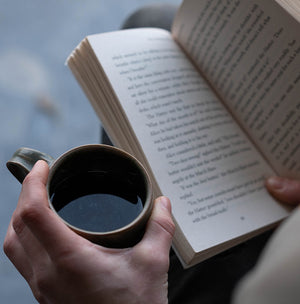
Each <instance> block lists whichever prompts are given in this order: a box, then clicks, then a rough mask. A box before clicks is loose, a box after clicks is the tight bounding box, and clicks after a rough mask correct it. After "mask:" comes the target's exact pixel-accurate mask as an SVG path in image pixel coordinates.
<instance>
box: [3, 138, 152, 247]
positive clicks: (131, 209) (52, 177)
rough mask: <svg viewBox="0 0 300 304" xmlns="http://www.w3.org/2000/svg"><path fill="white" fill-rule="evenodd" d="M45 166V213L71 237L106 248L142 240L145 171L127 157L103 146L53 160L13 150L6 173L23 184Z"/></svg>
mask: <svg viewBox="0 0 300 304" xmlns="http://www.w3.org/2000/svg"><path fill="white" fill-rule="evenodd" d="M40 159H42V160H44V161H46V162H47V163H48V165H49V167H50V171H49V176H48V181H47V185H46V188H47V194H48V202H49V206H50V208H51V209H52V210H53V211H54V212H55V213H57V214H58V215H59V217H60V218H61V219H62V221H64V222H65V224H66V225H67V226H68V227H70V228H71V229H72V230H73V231H75V232H76V233H77V234H79V235H81V236H83V237H84V238H86V239H88V240H90V241H92V242H94V243H96V244H99V245H102V246H106V247H113V248H125V247H131V246H134V245H135V244H136V243H137V242H139V240H140V239H141V238H142V236H143V234H144V231H145V227H146V224H147V222H148V219H149V217H150V215H151V212H152V208H153V201H152V186H151V182H150V178H149V175H148V174H147V171H146V170H145V168H144V167H143V166H142V164H141V163H140V162H139V161H138V160H137V159H136V158H135V157H133V156H132V155H130V154H129V153H127V152H125V151H123V150H121V149H118V148H115V147H112V146H108V145H102V144H95V145H84V146H79V147H76V148H73V149H71V150H69V151H67V152H65V153H64V154H62V155H61V156H60V157H59V158H57V159H54V158H52V157H51V156H49V155H47V154H46V153H42V152H40V151H37V150H33V149H29V148H20V149H18V150H17V151H16V152H15V153H14V155H13V156H12V158H11V159H10V160H9V161H8V162H7V168H8V169H9V171H10V172H11V173H12V174H13V175H14V176H15V177H16V178H17V180H18V181H19V182H21V183H22V182H23V180H24V178H25V177H26V175H27V174H28V173H29V172H30V170H31V169H32V167H33V166H34V164H35V163H36V162H37V161H38V160H40Z"/></svg>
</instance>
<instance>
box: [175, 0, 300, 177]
mask: <svg viewBox="0 0 300 304" xmlns="http://www.w3.org/2000/svg"><path fill="white" fill-rule="evenodd" d="M195 7H197V9H195ZM299 32H300V25H299V23H298V22H297V21H296V19H294V18H293V17H291V16H290V15H288V13H287V12H286V11H285V10H284V9H283V8H282V7H281V6H279V5H278V4H277V3H276V2H275V1H252V0H251V1H226V2H225V1H223V2H222V1H218V0H213V1H203V2H199V1H193V0H187V1H185V2H184V5H183V7H182V8H181V11H180V13H179V14H178V15H177V18H176V21H175V23H174V27H173V34H174V36H175V37H176V39H177V40H178V41H179V43H180V44H181V45H182V46H183V47H184V48H185V49H186V52H187V53H188V54H189V55H190V56H191V58H192V60H193V61H194V62H195V63H196V64H197V65H198V67H199V69H200V70H201V71H202V73H203V74H204V75H205V76H206V77H207V79H208V80H209V82H210V83H211V84H212V85H213V87H214V88H215V90H216V91H217V92H218V93H219V94H220V96H221V97H222V99H223V100H224V101H225V103H226V105H227V106H228V108H229V109H230V111H231V112H232V113H233V115H234V116H235V117H236V119H237V120H238V121H239V123H240V124H241V125H242V127H243V128H244V129H245V130H247V132H248V133H249V134H250V136H251V138H252V140H253V141H254V142H255V143H256V145H257V146H258V147H259V148H260V150H261V151H262V152H263V153H264V155H265V157H266V158H267V159H268V161H270V163H271V164H272V167H273V168H274V169H275V170H276V171H277V173H278V174H281V175H285V176H289V177H298V178H299V177H300V163H299V159H300V140H299V138H300V101H299V96H300V85H299V84H300V69H299V67H300V36H299Z"/></svg>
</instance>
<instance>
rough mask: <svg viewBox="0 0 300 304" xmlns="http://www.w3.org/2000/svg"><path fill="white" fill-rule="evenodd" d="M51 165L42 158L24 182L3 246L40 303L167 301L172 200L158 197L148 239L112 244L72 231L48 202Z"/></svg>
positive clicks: (171, 233)
mask: <svg viewBox="0 0 300 304" xmlns="http://www.w3.org/2000/svg"><path fill="white" fill-rule="evenodd" d="M48 171H49V168H48V165H47V164H46V163H45V162H43V161H38V162H37V163H36V165H35V166H34V168H33V169H32V171H31V172H30V173H29V174H28V175H27V177H26V178H25V180H24V182H23V187H22V191H21V194H20V198H19V202H18V205H17V208H16V210H15V212H14V214H13V216H12V220H11V222H10V225H9V228H8V231H7V235H6V238H5V241H4V251H5V253H6V255H7V256H8V257H9V259H10V260H11V261H12V263H13V264H14V265H15V267H16V268H17V269H18V271H19V272H20V273H21V274H22V275H23V277H24V278H25V279H26V280H27V282H28V284H29V285H30V287H31V289H32V292H33V294H34V296H35V297H36V299H37V300H38V301H39V302H40V303H52V304H53V303H64V304H67V303H72V304H74V303H81V304H82V303H102V304H103V303H109V304H113V303H118V304H122V303H126V304H128V303H151V304H152V303H167V302H168V300H167V286H168V285H167V284H168V277H167V272H168V267H169V250H170V246H171V241H172V236H173V233H174V224H173V221H172V218H171V208H170V202H169V200H168V199H167V198H165V197H161V198H158V199H156V201H155V205H154V210H153V214H152V216H151V218H150V220H149V223H148V226H147V231H146V233H145V235H144V238H143V239H142V240H141V241H140V243H138V244H137V245H136V246H134V247H133V248H126V249H109V248H105V247H101V246H98V245H95V244H93V243H91V242H89V241H88V240H86V239H84V238H82V237H80V236H78V235H77V234H76V233H74V232H73V231H71V230H70V229H69V228H68V227H67V226H66V225H65V224H64V223H63V222H62V221H61V220H60V219H59V217H58V216H57V215H56V214H55V213H54V212H52V210H51V209H50V208H49V207H48V201H47V194H46V187H45V185H46V181H47V177H48Z"/></svg>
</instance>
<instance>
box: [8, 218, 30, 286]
mask: <svg viewBox="0 0 300 304" xmlns="http://www.w3.org/2000/svg"><path fill="white" fill-rule="evenodd" d="M3 250H4V252H5V254H6V255H7V257H8V258H9V259H10V261H11V262H12V263H13V264H14V266H15V267H16V268H17V270H18V271H19V272H20V274H21V275H22V276H23V277H24V278H25V279H26V280H27V281H29V280H30V278H31V276H32V267H31V263H30V262H29V260H28V258H27V254H26V252H25V251H24V248H23V247H22V245H21V243H20V241H19V239H18V236H17V235H16V233H15V231H14V229H13V227H12V224H11V222H10V224H9V227H8V229H7V233H6V237H5V240H4V243H3Z"/></svg>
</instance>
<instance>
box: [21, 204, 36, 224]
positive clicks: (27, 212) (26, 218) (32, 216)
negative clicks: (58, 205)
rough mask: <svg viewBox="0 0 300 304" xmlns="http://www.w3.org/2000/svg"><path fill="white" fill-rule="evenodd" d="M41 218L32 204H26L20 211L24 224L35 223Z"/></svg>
mask: <svg viewBox="0 0 300 304" xmlns="http://www.w3.org/2000/svg"><path fill="white" fill-rule="evenodd" d="M38 218H39V212H38V209H37V208H36V206H35V205H34V204H32V203H28V202H25V203H24V204H23V206H22V209H21V210H20V219H21V220H22V222H25V223H28V222H30V223H31V222H35V221H36V220H37V219H38Z"/></svg>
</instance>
